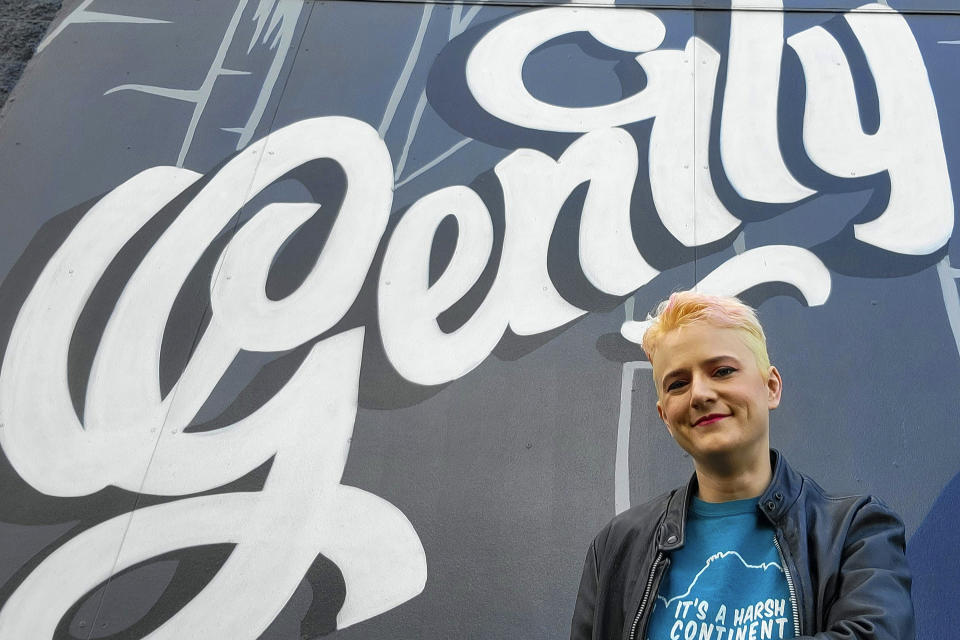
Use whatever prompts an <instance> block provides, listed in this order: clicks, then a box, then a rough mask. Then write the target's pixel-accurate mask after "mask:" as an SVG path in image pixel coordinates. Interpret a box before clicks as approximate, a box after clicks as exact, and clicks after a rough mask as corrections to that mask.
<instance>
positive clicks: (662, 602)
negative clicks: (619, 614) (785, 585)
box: [648, 551, 794, 640]
mask: <svg viewBox="0 0 960 640" xmlns="http://www.w3.org/2000/svg"><path fill="white" fill-rule="evenodd" d="M727 563H733V565H728V566H726V567H724V568H720V566H721V565H724V564H727ZM711 567H714V571H719V572H721V573H726V574H727V575H726V577H727V581H725V582H727V583H728V584H730V583H732V584H735V585H738V586H737V587H735V588H734V590H735V591H743V592H741V593H731V594H727V596H728V597H724V596H718V595H716V594H715V593H713V592H711V591H709V589H710V587H709V586H708V585H711V583H712V581H711V580H710V577H709V576H707V577H706V578H704V579H703V581H702V582H703V584H701V585H700V588H697V587H698V584H699V583H701V577H703V576H705V575H706V574H707V573H708V571H709V569H710V568H711ZM767 570H775V571H776V572H778V574H779V575H780V576H784V575H785V574H784V571H783V567H782V566H781V565H780V564H778V563H777V562H763V563H760V564H751V563H749V562H747V561H746V560H745V559H744V558H743V556H741V555H740V553H739V552H737V551H721V552H719V553H715V554H713V555H711V556H710V557H709V558H707V561H706V562H705V563H704V566H703V568H702V569H700V570H699V571H698V572H697V573H696V575H694V577H693V579H692V580H691V581H690V584H689V585H688V586H687V588H686V590H684V591H683V592H682V593H679V594H677V595H674V596H672V597H669V598H668V597H665V596H664V595H662V594H657V605H656V606H658V607H661V606H662V607H663V608H664V611H665V612H666V614H667V615H668V616H669V618H670V619H672V622H670V623H669V624H670V627H669V631H668V636H667V638H656V639H653V640H693V639H696V640H785V639H786V638H793V637H794V635H793V627H792V625H791V615H792V613H793V612H792V608H791V607H790V606H789V605H788V601H787V598H784V597H779V598H777V597H766V598H763V599H760V600H755V601H753V600H750V601H748V600H747V598H746V593H745V592H749V591H750V590H751V589H750V585H756V583H758V582H764V583H766V584H767V585H769V584H770V583H769V581H768V580H769V579H767V580H764V577H763V576H762V575H757V574H756V572H758V571H759V572H760V573H761V574H765V573H766V571H767ZM751 574H752V575H751ZM730 576H734V580H732V581H731V580H730ZM777 579H778V580H782V579H783V578H777ZM713 584H715V583H713ZM756 587H757V588H758V589H760V593H764V589H766V588H767V587H764V586H760V585H756ZM704 589H708V591H707V592H704ZM715 590H716V589H715V588H714V589H713V591H715ZM775 593H777V590H776V589H775V590H774V591H773V592H772V594H775ZM761 597H762V596H761ZM648 640H651V639H650V638H648Z"/></svg>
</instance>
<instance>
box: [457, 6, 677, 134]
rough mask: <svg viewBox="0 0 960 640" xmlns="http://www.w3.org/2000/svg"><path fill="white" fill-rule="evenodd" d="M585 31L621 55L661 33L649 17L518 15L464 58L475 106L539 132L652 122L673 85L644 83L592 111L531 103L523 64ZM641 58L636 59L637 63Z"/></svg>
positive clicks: (556, 11)
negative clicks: (557, 42) (563, 38)
mask: <svg viewBox="0 0 960 640" xmlns="http://www.w3.org/2000/svg"><path fill="white" fill-rule="evenodd" d="M580 31H586V32H588V33H590V35H592V36H593V37H594V38H596V39H597V40H598V41H599V42H601V43H603V44H605V45H607V46H608V47H611V48H613V49H619V50H621V51H629V52H634V53H640V52H644V51H651V50H653V49H656V48H657V47H658V46H660V44H661V43H662V42H663V38H664V36H665V34H666V29H665V27H664V25H663V22H661V21H660V19H659V18H657V16H656V15H654V14H653V13H651V12H648V11H645V10H641V9H631V10H629V11H610V10H609V9H605V8H601V7H587V8H583V7H551V8H548V9H539V10H536V11H530V12H528V13H522V14H520V15H518V16H517V17H515V18H512V19H510V20H507V21H505V22H503V23H501V24H499V25H497V26H496V27H495V28H494V29H492V30H491V31H490V33H488V34H487V35H486V36H484V38H483V39H482V40H480V42H478V43H477V44H476V46H475V47H474V48H473V51H472V52H471V53H470V56H469V57H468V58H467V68H466V75H467V86H468V87H469V89H470V92H471V93H472V94H473V97H474V99H476V101H477V103H478V104H479V105H480V106H481V107H482V108H483V109H484V110H485V111H486V112H487V113H489V114H491V115H493V116H495V117H497V118H500V119H501V120H504V121H506V122H510V123H512V124H516V125H519V126H521V127H527V128H530V129H535V130H539V131H566V132H586V131H592V130H594V129H604V128H607V127H611V126H618V125H621V124H626V123H630V122H637V121H640V120H645V119H649V118H652V117H653V116H654V115H656V114H657V113H658V112H659V109H660V107H661V104H662V97H663V94H664V92H665V91H667V90H668V89H669V88H670V87H671V86H672V84H670V83H672V81H673V79H672V78H667V80H668V81H669V83H668V84H667V85H664V84H662V83H661V84H660V85H657V84H655V83H653V82H648V83H647V86H646V87H645V88H644V89H643V90H642V91H640V92H638V93H636V94H634V95H632V96H629V97H627V98H624V99H623V100H620V101H619V102H615V103H611V104H606V105H601V106H595V107H561V106H558V105H554V104H550V103H547V102H543V101H541V100H539V99H537V98H535V97H534V96H533V95H532V94H531V93H530V92H529V91H528V90H527V88H526V86H525V85H524V82H523V63H524V61H525V60H526V58H527V56H529V55H530V53H532V52H533V51H534V50H535V49H536V48H537V47H539V46H541V45H543V44H545V43H547V42H549V41H551V40H553V39H554V38H558V37H560V36H563V35H567V34H570V33H576V32H580ZM642 58H643V56H639V57H638V58H637V60H638V61H639V62H641V64H643V62H642Z"/></svg>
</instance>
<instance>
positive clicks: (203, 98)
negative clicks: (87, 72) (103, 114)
mask: <svg viewBox="0 0 960 640" xmlns="http://www.w3.org/2000/svg"><path fill="white" fill-rule="evenodd" d="M247 1H248V0H240V1H239V2H238V3H237V9H236V11H234V13H233V16H232V17H231V18H230V23H229V24H228V25H227V31H226V33H225V34H224V36H223V38H222V39H221V40H220V46H219V47H218V49H217V53H216V55H215V56H214V59H213V62H212V63H211V65H210V68H209V69H208V70H207V75H206V76H205V77H204V79H203V82H202V83H201V84H200V87H199V88H198V89H193V90H189V89H170V88H166V87H151V86H147V85H142V84H124V85H120V86H118V87H114V88H113V89H110V90H108V91H107V92H105V93H104V95H109V94H111V93H114V92H116V91H125V90H129V91H140V92H143V93H149V94H152V95H158V96H164V97H168V98H175V99H178V100H184V101H186V102H192V103H194V108H193V114H192V115H191V117H190V124H189V125H188V126H187V132H186V135H184V138H183V142H182V143H181V145H180V153H179V154H178V155H177V166H178V167H182V166H183V163H184V160H185V159H186V157H187V152H188V151H189V150H190V145H191V144H192V143H193V136H194V134H195V133H196V129H197V124H198V123H199V122H200V116H201V115H202V114H203V111H204V109H205V108H206V106H207V101H208V100H209V99H210V93H211V92H212V91H213V85H214V83H215V82H216V81H217V78H219V77H220V76H222V75H239V74H245V73H246V72H243V71H234V70H231V69H226V68H224V66H223V62H224V60H225V59H226V56H227V51H228V50H229V48H230V44H231V42H232V41H233V37H234V35H235V34H236V31H237V26H238V25H239V24H240V17H241V16H242V15H243V11H244V9H245V8H246V6H247Z"/></svg>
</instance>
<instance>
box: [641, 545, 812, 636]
mask: <svg viewBox="0 0 960 640" xmlns="http://www.w3.org/2000/svg"><path fill="white" fill-rule="evenodd" d="M662 561H663V551H658V552H657V557H656V558H654V559H653V564H652V565H651V566H650V577H649V578H647V586H646V588H645V589H644V590H643V598H642V599H641V600H640V608H639V609H637V615H636V617H635V618H634V619H633V626H632V627H630V640H636V637H637V625H639V624H640V618H641V617H643V610H644V609H646V608H647V601H648V600H649V599H650V590H651V589H653V581H654V579H655V578H656V576H657V567H659V566H660V563H661V562H662ZM798 635H799V634H798Z"/></svg>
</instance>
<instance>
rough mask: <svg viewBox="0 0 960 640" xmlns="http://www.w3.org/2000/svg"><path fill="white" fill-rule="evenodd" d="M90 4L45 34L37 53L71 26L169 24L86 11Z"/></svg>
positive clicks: (89, 1) (161, 21) (162, 21)
mask: <svg viewBox="0 0 960 640" xmlns="http://www.w3.org/2000/svg"><path fill="white" fill-rule="evenodd" d="M92 2H93V0H84V1H83V2H81V3H80V6H78V7H77V8H76V9H74V10H73V11H72V12H71V13H70V15H68V16H67V17H66V18H64V19H63V20H62V21H61V22H60V24H58V25H57V26H56V28H55V29H54V30H53V31H51V32H50V33H49V34H47V37H45V38H44V39H43V40H41V41H40V44H38V45H37V53H40V52H41V51H43V50H44V49H45V48H46V47H47V45H48V44H50V43H51V42H53V41H54V40H55V39H56V38H57V36H59V35H60V34H61V33H62V32H63V30H64V29H66V28H67V27H69V26H70V25H72V24H98V23H113V24H170V21H169V20H156V19H154V18H140V17H137V16H128V15H122V14H118V13H103V12H100V11H87V7H89V6H90V4H91V3H92Z"/></svg>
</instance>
